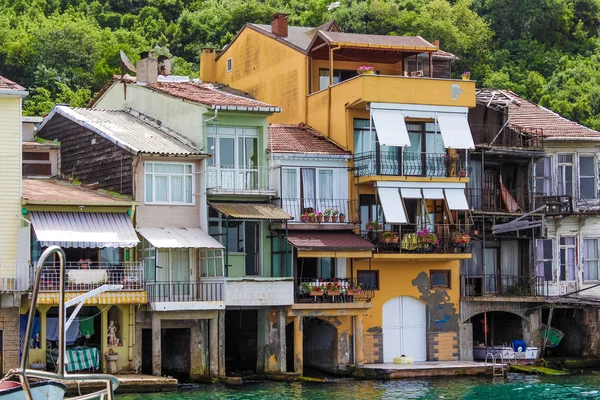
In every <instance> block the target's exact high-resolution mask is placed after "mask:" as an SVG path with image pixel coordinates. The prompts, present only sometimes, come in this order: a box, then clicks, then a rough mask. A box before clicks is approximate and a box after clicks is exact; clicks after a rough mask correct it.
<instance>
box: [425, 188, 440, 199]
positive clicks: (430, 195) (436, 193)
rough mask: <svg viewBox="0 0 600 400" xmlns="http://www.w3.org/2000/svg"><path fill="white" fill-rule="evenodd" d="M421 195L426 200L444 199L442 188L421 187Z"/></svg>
mask: <svg viewBox="0 0 600 400" xmlns="http://www.w3.org/2000/svg"><path fill="white" fill-rule="evenodd" d="M423 197H425V198H426V199H428V200H444V191H443V190H442V189H423Z"/></svg>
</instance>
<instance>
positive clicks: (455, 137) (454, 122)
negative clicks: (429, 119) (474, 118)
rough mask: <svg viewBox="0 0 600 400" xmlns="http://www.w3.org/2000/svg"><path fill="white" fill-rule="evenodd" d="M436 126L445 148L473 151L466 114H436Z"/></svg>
mask: <svg viewBox="0 0 600 400" xmlns="http://www.w3.org/2000/svg"><path fill="white" fill-rule="evenodd" d="M437 121H438V125H439V126H440V132H441V134H442V140H443V141H444V147H445V148H451V149H474V148H475V143H474V142H473V135H472V134H471V128H469V121H468V119H467V114H459V113H438V115H437Z"/></svg>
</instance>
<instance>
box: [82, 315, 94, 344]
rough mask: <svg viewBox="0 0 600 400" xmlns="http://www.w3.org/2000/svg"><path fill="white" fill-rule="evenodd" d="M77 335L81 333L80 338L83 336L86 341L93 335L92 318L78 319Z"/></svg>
mask: <svg viewBox="0 0 600 400" xmlns="http://www.w3.org/2000/svg"><path fill="white" fill-rule="evenodd" d="M79 333H81V336H84V337H86V338H88V339H89V338H90V336H92V335H93V334H94V333H95V331H94V317H82V318H79Z"/></svg>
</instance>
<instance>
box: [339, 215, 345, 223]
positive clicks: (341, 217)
mask: <svg viewBox="0 0 600 400" xmlns="http://www.w3.org/2000/svg"><path fill="white" fill-rule="evenodd" d="M339 217H340V222H341V223H342V224H343V223H344V222H346V216H345V215H344V213H340V215H339Z"/></svg>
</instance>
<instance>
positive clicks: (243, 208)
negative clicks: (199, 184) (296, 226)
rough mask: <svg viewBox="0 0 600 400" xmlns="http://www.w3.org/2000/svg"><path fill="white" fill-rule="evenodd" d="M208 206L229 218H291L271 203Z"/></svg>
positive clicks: (271, 219) (211, 204) (215, 204)
mask: <svg viewBox="0 0 600 400" xmlns="http://www.w3.org/2000/svg"><path fill="white" fill-rule="evenodd" d="M209 205H210V206H211V207H212V208H214V209H215V210H217V211H218V212H220V213H221V214H224V215H227V216H228V217H231V218H238V219H261V220H270V221H275V220H288V219H292V216H291V215H290V214H288V213H287V212H285V211H284V210H283V209H281V208H279V207H277V206H276V205H275V204H271V203H213V202H210V203H209Z"/></svg>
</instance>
